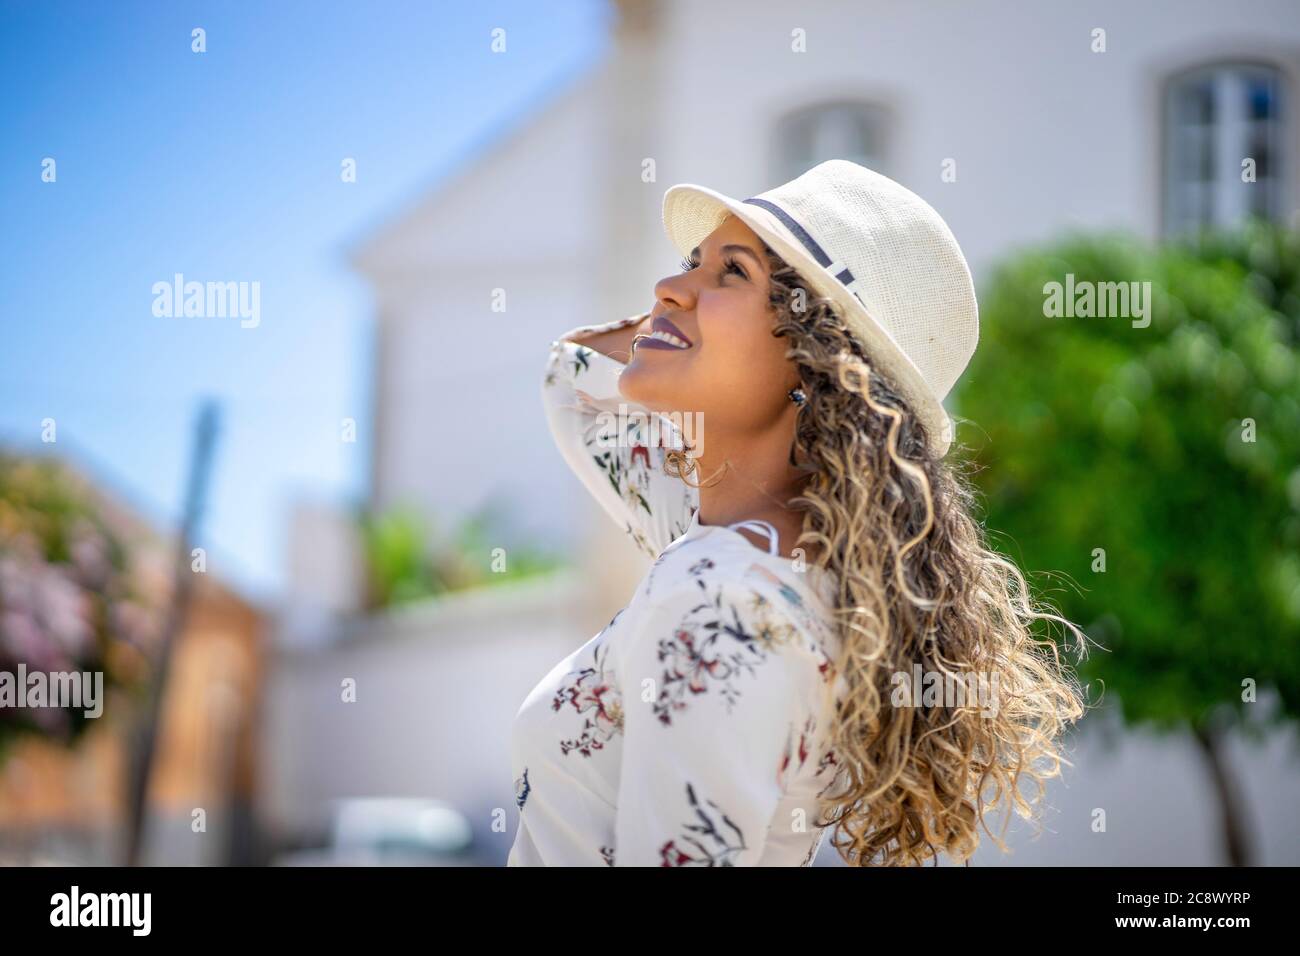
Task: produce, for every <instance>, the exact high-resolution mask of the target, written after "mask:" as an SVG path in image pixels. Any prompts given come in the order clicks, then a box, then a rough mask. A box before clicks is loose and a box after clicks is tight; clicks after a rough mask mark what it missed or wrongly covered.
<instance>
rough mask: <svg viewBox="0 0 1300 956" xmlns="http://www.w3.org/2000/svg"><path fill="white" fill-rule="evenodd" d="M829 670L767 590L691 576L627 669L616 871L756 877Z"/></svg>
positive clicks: (635, 643) (638, 637)
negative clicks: (749, 873) (699, 869)
mask: <svg viewBox="0 0 1300 956" xmlns="http://www.w3.org/2000/svg"><path fill="white" fill-rule="evenodd" d="M819 666H820V658H819V657H818V656H817V654H816V652H815V650H814V649H813V646H812V645H810V641H809V639H808V637H807V636H806V635H805V634H803V633H802V632H800V630H799V629H798V628H797V627H796V626H795V624H794V623H793V622H792V620H791V619H790V618H789V617H787V616H786V615H785V613H784V612H782V611H779V610H778V609H777V606H776V604H775V602H774V601H771V600H768V599H767V598H766V597H765V596H764V595H763V593H762V592H761V591H759V590H758V589H756V588H754V587H751V586H750V585H748V584H745V583H742V582H736V581H725V582H719V583H708V582H707V579H706V578H703V577H692V578H690V579H688V580H685V581H683V582H682V583H681V584H680V585H679V586H677V587H676V588H674V589H673V590H671V591H669V592H666V593H665V595H664V596H663V597H662V598H661V599H660V600H658V601H657V602H656V603H655V605H654V607H653V608H652V610H651V611H650V612H649V613H647V614H646V615H645V616H644V618H643V619H642V620H639V621H637V624H636V629H635V631H634V632H633V635H632V636H631V639H630V640H629V641H628V643H627V644H626V645H625V647H624V649H623V653H622V658H621V663H620V666H619V670H618V680H619V684H620V686H621V690H622V696H623V710H624V714H623V755H622V767H621V770H620V777H619V788H618V810H617V816H616V818H615V827H614V836H615V847H614V857H615V865H616V866H753V865H755V864H756V863H757V862H758V860H759V859H760V858H761V857H762V854H763V849H764V846H765V843H766V841H767V838H768V832H769V828H776V827H781V826H792V825H793V821H782V820H779V819H777V820H774V819H773V816H774V814H776V813H777V810H778V806H779V805H780V804H781V802H782V800H783V798H784V796H785V793H786V788H787V786H788V784H789V782H790V775H791V774H792V773H793V772H794V770H793V769H792V768H793V767H794V765H795V763H797V762H801V757H800V756H799V754H798V750H799V746H800V736H799V730H800V729H801V728H804V727H805V726H807V723H806V722H807V719H808V718H809V716H810V715H811V714H812V713H813V710H814V708H815V707H816V702H815V701H816V694H817V692H818V688H819V687H820V685H821V680H822V678H821V676H820V670H819Z"/></svg>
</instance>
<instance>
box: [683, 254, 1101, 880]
mask: <svg viewBox="0 0 1300 956" xmlns="http://www.w3.org/2000/svg"><path fill="white" fill-rule="evenodd" d="M765 249H766V252H767V255H768V259H769V262H770V265H771V287H772V291H771V301H770V303H769V309H770V311H771V312H772V313H773V314H774V316H775V325H774V328H773V333H772V334H773V335H775V336H778V337H785V338H787V339H788V340H789V341H790V349H789V351H788V352H787V353H786V354H787V358H790V359H792V360H793V361H794V362H795V363H796V364H797V366H798V369H799V372H800V376H801V378H802V380H803V384H802V388H803V391H804V393H805V395H806V396H807V401H806V402H804V404H803V405H802V406H801V408H800V410H799V413H798V419H797V425H796V434H795V441H794V446H793V448H792V449H791V461H792V462H796V463H797V465H798V466H799V467H801V468H802V469H803V470H805V471H806V472H807V475H808V477H807V482H806V484H805V486H804V488H803V491H802V493H801V494H800V495H798V496H796V497H795V498H793V499H792V500H791V501H790V503H789V506H790V507H791V508H794V509H796V510H798V511H802V512H803V513H804V519H803V533H802V535H801V536H800V538H799V540H798V542H796V545H797V546H801V545H804V544H812V545H815V549H814V553H815V555H816V557H815V558H814V559H813V562H812V563H813V564H814V565H815V566H817V567H819V568H821V569H823V570H824V571H826V572H829V573H830V574H831V575H832V576H833V579H834V580H835V581H836V583H837V585H838V600H837V602H836V606H835V608H834V609H833V614H834V618H835V620H834V626H835V628H836V630H837V633H838V635H839V637H840V641H839V648H838V653H837V656H836V660H835V662H834V666H835V668H836V673H837V674H839V675H842V676H843V678H844V684H843V687H844V690H843V692H842V693H841V694H840V695H839V697H838V699H837V700H835V702H834V704H833V709H832V710H830V711H829V712H832V713H834V715H835V717H834V725H833V726H832V727H831V728H830V730H829V734H828V736H827V737H826V738H825V739H826V740H827V741H828V743H829V746H830V747H831V748H832V750H833V753H834V762H835V764H836V765H837V769H838V772H837V774H836V777H835V779H834V780H832V784H835V783H838V784H839V786H838V788H837V789H836V792H834V793H833V794H829V795H828V794H827V790H828V789H829V786H830V785H828V787H827V788H826V789H824V790H823V791H822V794H823V796H824V798H825V804H824V806H825V808H826V809H825V811H824V813H823V818H822V819H821V820H820V821H818V823H819V825H820V826H827V825H834V827H835V830H834V836H833V838H832V844H833V845H834V846H835V848H836V850H837V851H838V852H839V854H840V856H841V858H842V859H843V860H844V861H845V862H846V863H847V864H849V865H850V866H912V865H922V864H924V863H926V862H928V861H931V860H933V861H934V863H935V864H936V865H937V864H938V859H937V857H938V854H939V852H940V851H942V852H944V853H947V854H948V855H949V857H950V858H952V859H953V860H955V861H957V862H962V863H966V862H968V861H969V858H970V856H971V855H972V854H973V853H974V851H975V848H976V846H977V845H978V843H979V839H980V836H979V825H980V824H983V826H984V830H985V832H987V833H988V834H989V836H990V837H991V838H992V839H993V841H994V842H995V843H996V844H997V846H998V847H999V848H1000V849H1001V850H1002V851H1003V852H1008V848H1007V846H1006V844H1005V842H1004V841H1003V840H1002V839H1001V838H1000V837H999V836H998V835H996V834H994V833H993V832H992V831H991V830H989V828H988V826H987V823H985V822H984V815H985V813H986V812H988V811H991V810H994V809H996V808H997V807H998V806H999V805H1000V804H1002V801H1003V800H1004V799H1005V800H1006V803H1005V806H1006V808H1007V813H1006V814H1005V816H1004V820H1003V824H1002V832H1003V833H1005V830H1006V826H1007V823H1009V822H1010V811H1011V810H1012V809H1014V810H1015V812H1016V813H1017V814H1018V815H1019V816H1021V817H1023V818H1025V819H1028V820H1034V821H1035V822H1036V820H1035V816H1034V806H1033V804H1035V803H1037V802H1038V801H1039V800H1041V798H1042V796H1043V793H1044V789H1045V787H1044V784H1045V781H1046V780H1047V779H1048V778H1051V777H1055V776H1058V775H1059V774H1060V770H1061V764H1062V763H1064V764H1066V765H1069V764H1070V761H1068V760H1066V759H1065V757H1064V756H1063V755H1062V753H1061V751H1060V748H1059V746H1058V737H1060V736H1061V734H1062V732H1063V730H1064V729H1065V726H1066V725H1067V724H1068V723H1071V722H1074V721H1076V720H1078V719H1079V718H1080V717H1082V716H1083V713H1084V703H1083V699H1082V694H1081V690H1080V688H1079V685H1078V683H1077V680H1076V679H1075V677H1074V675H1073V672H1072V670H1071V669H1070V668H1069V667H1068V666H1066V665H1064V664H1063V663H1062V661H1061V659H1060V655H1059V653H1058V646H1057V642H1056V641H1055V640H1053V639H1051V637H1050V636H1047V637H1041V638H1040V637H1036V636H1035V635H1034V634H1033V631H1032V626H1033V622H1034V621H1036V620H1043V621H1048V622H1051V621H1056V622H1058V623H1060V624H1062V625H1064V627H1065V628H1067V629H1068V630H1069V632H1070V633H1072V634H1074V635H1075V636H1076V637H1077V638H1078V648H1079V654H1080V657H1081V658H1082V657H1083V656H1085V655H1086V644H1087V638H1086V636H1085V635H1084V634H1083V633H1082V631H1080V630H1079V628H1077V627H1076V626H1075V625H1074V624H1072V623H1071V622H1070V621H1068V620H1066V619H1065V618H1063V617H1061V616H1060V615H1059V614H1057V613H1055V608H1053V607H1052V606H1051V605H1050V604H1047V603H1037V602H1035V601H1034V600H1033V596H1032V595H1031V593H1030V589H1029V586H1028V584H1027V583H1026V581H1025V577H1024V575H1023V574H1022V573H1021V572H1020V570H1019V569H1018V568H1017V567H1016V566H1015V564H1013V563H1012V562H1011V561H1010V560H1008V559H1007V558H1006V557H1004V556H1003V555H1001V554H999V553H997V552H996V551H994V550H992V549H991V548H990V547H989V546H988V545H987V544H986V543H985V536H984V532H983V528H982V526H981V525H980V524H979V522H978V521H977V520H976V519H975V518H974V517H973V511H974V503H975V493H974V491H973V486H972V485H971V483H970V482H969V480H968V478H967V476H966V475H964V474H961V473H959V472H958V471H956V470H955V469H954V467H952V466H950V465H948V464H946V463H945V462H944V461H943V460H940V459H937V458H935V457H934V456H933V454H931V453H929V452H928V451H927V440H926V439H927V436H926V433H925V429H924V426H923V425H922V424H921V423H920V421H919V420H918V419H917V417H916V416H915V414H914V413H913V412H912V410H911V408H909V407H908V404H907V402H906V401H905V400H903V399H902V398H901V397H900V395H899V392H898V390H897V388H896V387H895V386H894V385H893V384H892V383H891V382H890V380H889V379H888V377H887V376H885V375H882V374H881V373H880V372H879V371H878V370H877V369H876V367H875V365H874V363H873V362H872V360H871V357H870V356H869V355H868V354H867V352H866V351H865V349H864V348H863V346H862V345H861V344H860V343H859V342H858V340H857V339H856V338H855V337H854V336H853V335H852V333H851V332H849V330H848V329H847V328H846V326H845V324H844V320H843V318H842V317H841V316H840V314H839V312H838V310H837V309H836V308H835V306H834V304H833V303H832V301H831V300H830V299H827V298H822V297H819V296H816V295H815V294H814V293H813V292H812V291H811V290H809V289H808V288H807V287H806V285H805V283H804V280H803V279H802V277H801V276H800V275H799V273H798V272H796V271H795V270H794V269H793V268H791V267H790V266H789V265H788V264H786V262H785V261H784V260H783V259H782V258H781V257H780V256H778V255H777V254H776V253H775V252H773V251H772V249H771V248H770V247H766V246H765ZM666 466H667V470H668V471H669V473H670V474H675V475H676V476H677V477H679V478H682V479H683V480H685V479H686V477H687V476H688V475H689V474H690V473H691V472H693V471H694V470H695V469H696V467H697V466H696V460H695V459H694V458H693V457H691V456H689V455H687V454H686V453H685V452H684V451H681V450H674V451H671V452H670V453H669V455H668V461H667V462H666ZM720 471H721V469H720ZM1048 626H1049V627H1050V623H1049V625H1048ZM1065 646H1068V642H1067V644H1066V645H1065ZM916 665H919V667H920V670H921V672H922V673H923V674H927V675H942V678H943V679H944V680H945V681H949V680H952V679H956V680H958V681H960V682H961V684H962V685H969V684H970V683H971V681H972V679H973V678H974V679H978V680H980V681H982V683H983V684H984V685H985V686H992V687H994V688H997V689H998V699H997V706H996V707H995V708H994V709H993V712H992V714H991V715H990V714H989V712H988V709H987V707H986V706H985V705H982V704H979V703H977V702H961V703H954V702H953V701H945V702H943V703H939V704H937V705H926V706H919V707H913V706H906V705H904V706H895V705H894V704H893V703H892V702H891V699H890V694H891V687H892V688H895V689H896V688H897V687H898V686H899V682H900V678H899V676H898V675H903V676H902V684H903V685H904V686H908V685H909V683H910V681H911V678H912V675H913V674H914V670H913V668H914V666H916ZM834 684H835V682H834V681H831V682H828V687H833V686H834ZM828 693H829V691H828ZM907 693H908V694H909V695H910V694H911V690H910V687H909V689H908V691H907ZM1022 776H1023V777H1026V778H1028V779H1029V780H1032V781H1033V782H1034V784H1035V785H1036V788H1037V789H1036V791H1035V792H1034V793H1033V794H1031V796H1030V798H1029V799H1026V797H1025V795H1024V794H1022V793H1021V791H1020V781H1021V777H1022ZM990 789H991V790H992V793H991V795H989V797H988V799H987V801H986V791H987V790H990Z"/></svg>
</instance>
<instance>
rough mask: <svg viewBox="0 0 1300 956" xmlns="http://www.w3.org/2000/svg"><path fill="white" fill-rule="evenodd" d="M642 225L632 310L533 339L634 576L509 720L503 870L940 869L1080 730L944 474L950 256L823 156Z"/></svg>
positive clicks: (959, 362)
mask: <svg viewBox="0 0 1300 956" xmlns="http://www.w3.org/2000/svg"><path fill="white" fill-rule="evenodd" d="M664 222H665V225H666V227H667V229H668V234H669V236H670V238H671V239H672V241H673V242H674V244H675V245H676V246H677V248H678V249H679V250H681V251H682V252H683V254H685V255H686V256H687V258H686V260H684V262H683V272H682V273H681V274H680V275H675V276H671V277H668V278H665V279H663V280H661V281H660V282H659V283H658V285H657V286H656V288H655V299H656V303H655V307H654V308H653V309H652V310H651V311H650V312H648V313H642V314H639V315H635V316H631V317H629V318H626V319H621V320H618V321H615V322H611V323H607V324H604V325H598V326H585V327H580V328H577V329H573V330H571V331H570V332H568V333H566V334H565V335H564V336H562V338H561V339H560V340H557V341H556V342H555V343H553V345H552V352H551V361H550V364H549V365H548V367H547V375H546V380H545V386H544V388H543V395H544V398H545V402H546V408H547V414H548V418H549V421H550V425H551V429H552V431H553V433H554V435H555V438H556V441H557V443H558V444H559V447H560V450H561V452H562V453H563V455H564V457H565V458H566V460H567V461H568V462H569V464H570V466H571V467H572V468H573V469H574V471H575V472H576V473H577V475H578V476H579V478H580V479H581V480H582V481H583V482H584V484H585V485H586V486H587V488H588V489H589V490H590V491H591V493H592V494H593V495H594V496H595V497H596V498H597V500H598V501H599V502H600V503H601V505H602V506H603V507H604V508H605V510H607V511H608V512H609V513H610V514H611V515H612V516H613V517H614V518H615V520H616V521H618V522H619V524H620V525H622V526H624V527H625V528H626V530H627V531H628V533H629V534H631V535H632V536H633V538H634V540H635V541H636V542H637V543H638V545H639V546H640V547H641V548H642V549H643V550H645V551H646V553H647V554H649V555H650V556H651V557H653V558H654V559H655V561H654V564H653V565H652V566H651V568H650V570H649V571H648V573H647V574H646V576H645V578H644V580H643V581H642V582H641V584H640V586H639V587H638V588H637V590H636V592H635V594H634V595H633V597H632V600H631V601H630V603H629V604H628V605H627V606H626V607H625V608H624V609H623V610H622V611H620V612H619V613H618V614H616V615H615V616H614V619H613V620H611V621H610V623H609V625H608V626H607V627H606V628H605V629H604V630H602V631H601V632H600V633H599V634H597V635H596V636H595V637H593V638H592V639H591V640H590V641H588V642H587V643H586V644H585V645H583V646H582V647H581V648H579V649H578V650H577V651H575V652H574V653H573V654H571V655H570V656H568V657H567V658H565V659H564V660H563V661H561V662H560V663H559V664H557V665H556V667H555V668H554V669H553V670H552V671H551V672H550V673H549V674H547V675H546V676H545V677H544V678H543V679H542V680H541V682H540V683H539V684H538V685H537V686H536V687H535V688H534V689H533V691H532V692H531V693H530V694H529V696H528V698H527V699H526V700H525V701H524V703H523V705H522V706H521V707H520V710H519V712H518V714H517V716H516V719H515V724H514V732H513V735H512V760H513V770H514V774H515V789H516V803H517V805H518V806H519V810H520V827H519V832H518V834H517V836H516V840H515V843H514V846H513V848H512V849H511V853H510V858H509V863H510V865H577V866H583V865H599V864H602V863H603V864H607V865H616V866H643V865H655V866H658V865H663V866H682V865H692V866H694V865H704V866H715V865H721V866H734V865H763V866H766V865H808V864H810V863H811V862H812V860H813V857H814V856H815V855H816V852H817V850H818V848H819V846H820V845H821V842H822V839H823V837H824V836H825V835H826V833H827V832H828V831H831V830H833V833H834V836H833V838H832V842H833V845H834V846H835V847H836V849H837V850H838V852H839V853H840V855H841V857H842V858H843V859H844V860H845V861H846V862H848V863H849V864H850V865H859V866H867V865H908V864H920V863H924V862H926V861H928V860H932V859H935V858H936V857H937V854H939V853H945V854H947V855H948V856H949V857H950V858H951V859H952V860H953V861H957V862H961V861H965V860H966V859H967V858H968V857H969V856H970V854H971V853H972V852H973V851H974V849H975V847H976V845H977V844H978V842H979V833H978V826H979V825H980V824H981V823H982V822H983V820H982V817H983V814H984V812H985V811H986V810H988V809H992V808H995V807H997V806H998V805H999V803H1000V802H1002V801H1005V805H1006V806H1007V807H1008V809H1010V808H1014V809H1016V810H1017V812H1019V813H1020V814H1021V815H1022V816H1026V817H1029V816H1031V811H1032V806H1031V804H1030V802H1029V801H1027V800H1026V799H1025V796H1024V795H1023V794H1022V793H1021V789H1020V787H1019V784H1020V783H1022V782H1023V780H1022V779H1021V778H1028V779H1030V780H1032V781H1034V782H1035V783H1036V784H1037V785H1038V793H1037V794H1036V797H1035V798H1037V796H1041V793H1042V784H1043V781H1044V780H1045V778H1047V777H1051V776H1055V775H1057V774H1058V773H1059V770H1060V763H1061V762H1062V759H1063V758H1062V757H1061V756H1060V755H1059V753H1058V750H1057V737H1058V736H1059V734H1060V733H1061V731H1062V730H1063V729H1064V727H1065V725H1066V724H1067V723H1069V722H1071V721H1074V720H1077V719H1078V718H1079V717H1080V716H1081V715H1082V713H1083V706H1082V702H1081V700H1080V696H1079V692H1078V688H1077V685H1076V684H1075V682H1074V681H1073V679H1072V677H1071V676H1070V674H1069V672H1068V670H1067V668H1065V667H1064V666H1063V665H1062V664H1061V663H1060V661H1059V659H1058V656H1057V654H1056V650H1055V648H1056V645H1055V643H1054V642H1053V641H1052V640H1050V639H1048V638H1036V637H1035V636H1034V635H1033V634H1032V633H1031V629H1030V625H1031V623H1032V621H1033V620H1034V619H1036V618H1042V619H1050V620H1055V621H1058V622H1060V623H1062V624H1064V625H1065V626H1066V627H1067V628H1068V629H1069V630H1070V631H1071V632H1072V633H1073V634H1075V635H1076V637H1078V638H1079V642H1080V643H1079V648H1080V652H1081V653H1082V651H1083V648H1084V644H1083V635H1082V634H1081V633H1080V632H1079V630H1078V629H1077V628H1076V627H1075V626H1074V625H1073V624H1071V623H1070V622H1068V621H1066V620H1065V619H1064V618H1061V617H1059V616H1057V615H1056V614H1053V613H1050V611H1048V610H1047V609H1045V608H1042V607H1035V606H1033V605H1032V604H1031V603H1030V594H1029V591H1028V588H1027V585H1026V583H1025V580H1024V577H1023V576H1022V575H1021V573H1020V572H1019V571H1018V570H1017V568H1016V567H1015V566H1014V565H1013V564H1011V563H1009V562H1008V561H1007V560H1006V559H1004V558H1003V557H1001V556H1000V555H998V554H996V553H994V552H993V551H991V550H990V549H988V548H987V547H986V546H985V544H984V542H983V537H982V533H981V528H980V526H979V525H978V523H977V522H976V520H975V519H974V518H973V517H972V515H971V509H972V494H971V491H970V489H969V486H967V485H966V484H965V483H964V482H963V481H962V480H960V479H959V478H958V477H957V476H956V475H955V474H954V473H953V472H952V470H951V469H950V468H949V467H948V466H947V465H946V464H945V463H944V462H943V456H944V454H945V453H946V451H947V449H948V447H949V443H950V439H951V423H950V421H949V420H948V417H947V415H946V413H945V412H944V410H943V406H942V404H941V403H942V400H943V398H944V396H945V395H946V394H947V392H948V390H949V389H950V388H951V386H952V384H953V382H955V381H956V379H957V377H958V376H959V375H960V374H961V372H962V371H963V370H964V368H965V366H966V364H967V362H968V361H969V359H970V356H971V354H972V353H973V351H974V348H975V343H976V340H977V337H978V315H977V310H976V303H975V296H974V291H973V287H972V284H971V279H970V273H969V270H968V268H967V266H966V262H965V259H964V258H963V256H962V254H961V251H960V249H959V248H958V246H957V243H956V241H955V240H954V239H953V237H952V234H951V232H950V231H949V230H948V228H947V226H946V225H945V224H944V223H943V220H942V219H941V218H940V217H939V215H938V214H937V213H936V212H935V211H934V210H933V209H931V208H930V207H929V206H928V205H926V204H925V203H924V202H923V201H922V200H921V199H920V198H919V197H917V196H915V195H914V194H912V193H911V192H909V191H908V190H906V189H904V188H903V187H902V186H900V185H898V184H897V183H894V182H893V181H891V180H889V179H887V178H885V177H883V176H880V175H879V174H877V173H874V172H872V171H871V170H868V169H865V168H863V167H861V166H858V165H856V164H854V163H850V162H846V161H843V160H831V161H828V162H825V163H822V164H820V165H818V166H816V167H814V168H813V169H811V170H809V171H808V172H806V173H804V174H803V175H802V176H800V177H798V178H796V179H794V180H792V181H791V182H789V183H786V184H784V185H782V186H779V187H777V188H776V189H773V190H770V191H768V192H766V193H763V194H761V195H759V196H755V197H751V198H750V199H747V200H744V201H743V202H737V201H736V200H734V199H730V198H728V197H726V196H723V195H722V194H720V193H717V192H714V191H713V190H709V189H706V188H704V187H700V186H693V185H679V186H674V187H673V188H672V189H670V190H669V191H668V193H667V194H666V195H665V199H664ZM624 361H626V365H624V364H622V363H623V362H624ZM832 825H833V826H832ZM1004 828H1005V823H1004ZM985 829H986V830H987V826H985ZM990 836H992V837H993V839H994V841H995V842H996V843H997V845H998V846H999V847H1001V848H1002V849H1003V850H1006V845H1005V844H1004V843H1003V842H1002V840H1001V839H999V838H998V837H997V836H994V835H993V834H992V833H991V832H990Z"/></svg>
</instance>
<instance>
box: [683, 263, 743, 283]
mask: <svg viewBox="0 0 1300 956" xmlns="http://www.w3.org/2000/svg"><path fill="white" fill-rule="evenodd" d="M699 265H700V264H699V263H698V262H692V261H691V260H690V259H683V260H682V271H683V272H690V271H691V270H692V269H698V268H699ZM723 267H724V268H723V273H724V274H726V273H727V272H734V273H736V275H738V276H740V277H741V278H742V279H748V278H749V275H748V273H746V272H745V270H744V269H743V268H742V267H741V265H740V263H738V262H737V261H736V260H735V259H727V260H726V261H725V262H723Z"/></svg>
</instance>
